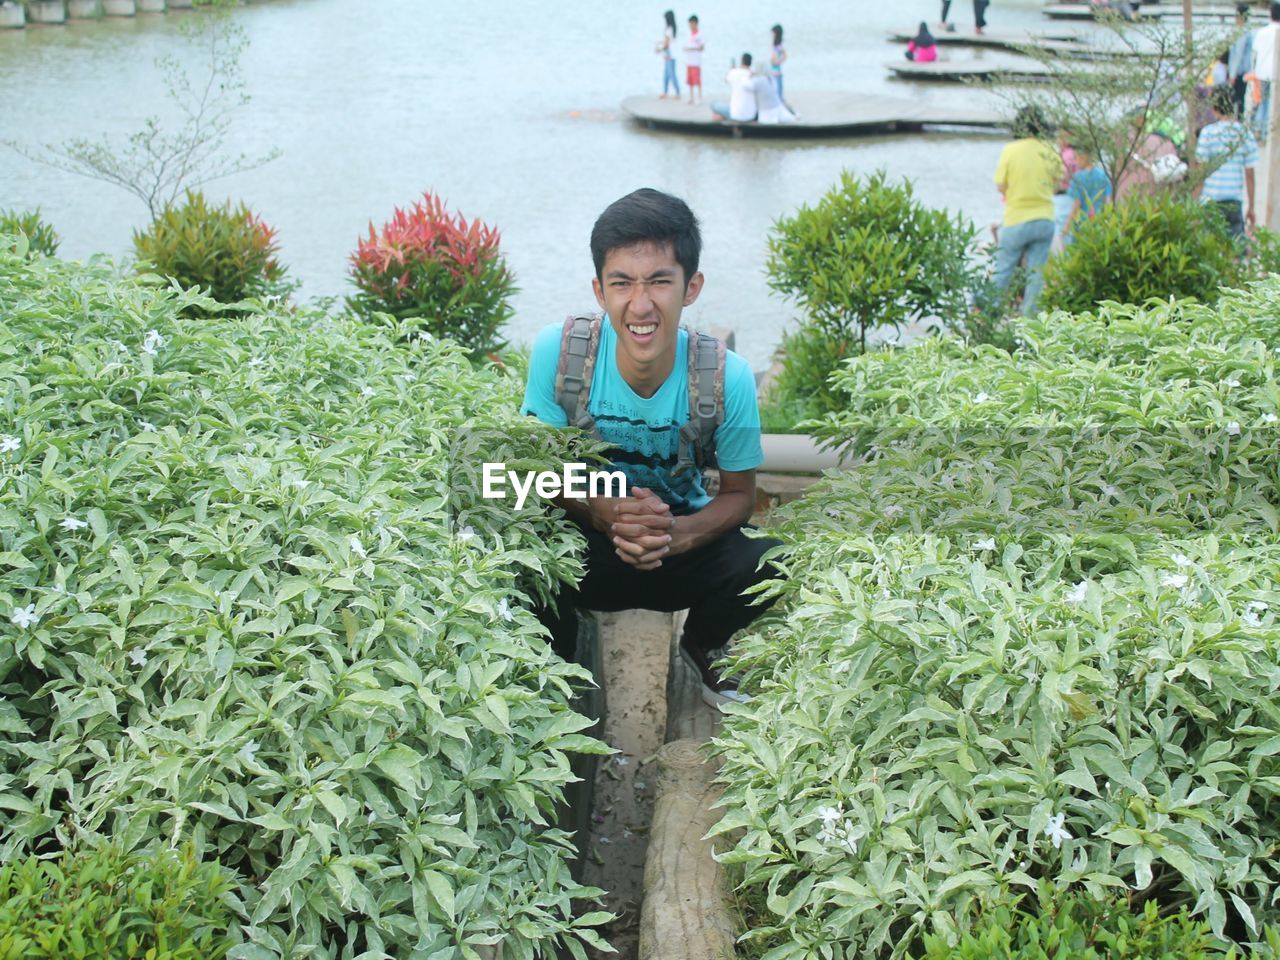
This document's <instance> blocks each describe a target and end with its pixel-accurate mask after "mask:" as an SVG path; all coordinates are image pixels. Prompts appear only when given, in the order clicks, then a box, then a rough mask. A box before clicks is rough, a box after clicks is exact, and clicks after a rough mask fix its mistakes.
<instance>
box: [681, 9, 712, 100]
mask: <svg viewBox="0 0 1280 960" xmlns="http://www.w3.org/2000/svg"><path fill="white" fill-rule="evenodd" d="M706 46H707V39H706V37H704V36H703V35H702V33H701V32H700V31H699V30H698V15H697V14H694V15H693V16H691V17H690V18H689V39H688V40H686V41H685V42H684V67H685V76H684V82H685V85H686V86H687V87H688V88H689V102H690V103H693V102H694V96H695V92H696V96H697V102H698V103H701V102H702V51H703V50H705V49H706Z"/></svg>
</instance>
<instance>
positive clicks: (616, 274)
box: [605, 267, 676, 280]
mask: <svg viewBox="0 0 1280 960" xmlns="http://www.w3.org/2000/svg"><path fill="white" fill-rule="evenodd" d="M675 275H676V271H675V268H674V267H659V268H658V269H657V270H655V271H653V273H651V274H649V276H647V277H645V279H646V280H660V279H663V278H665V277H674V276H675ZM605 276H606V277H608V278H609V279H610V280H634V279H635V278H634V277H632V276H631V274H629V273H626V272H625V271H622V270H610V271H609V272H608V273H606V274H605Z"/></svg>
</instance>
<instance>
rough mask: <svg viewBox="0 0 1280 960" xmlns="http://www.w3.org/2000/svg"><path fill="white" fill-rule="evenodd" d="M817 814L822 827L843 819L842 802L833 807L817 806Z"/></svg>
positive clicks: (824, 827)
mask: <svg viewBox="0 0 1280 960" xmlns="http://www.w3.org/2000/svg"><path fill="white" fill-rule="evenodd" d="M818 816H820V817H821V818H822V826H823V829H826V828H827V827H830V826H832V825H834V824H837V823H839V822H840V821H841V820H843V819H844V804H840V805H839V806H835V807H819V808H818Z"/></svg>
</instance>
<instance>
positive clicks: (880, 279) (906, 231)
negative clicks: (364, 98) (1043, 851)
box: [766, 170, 976, 398]
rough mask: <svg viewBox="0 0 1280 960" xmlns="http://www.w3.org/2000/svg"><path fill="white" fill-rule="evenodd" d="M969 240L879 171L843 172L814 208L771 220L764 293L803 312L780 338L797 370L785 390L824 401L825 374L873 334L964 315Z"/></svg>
mask: <svg viewBox="0 0 1280 960" xmlns="http://www.w3.org/2000/svg"><path fill="white" fill-rule="evenodd" d="M975 236H976V231H975V229H974V227H973V225H972V224H971V223H970V222H969V221H968V220H966V219H964V218H963V217H962V216H960V215H958V214H957V215H956V216H955V217H954V219H953V218H952V217H950V216H949V215H948V214H947V212H946V211H945V210H930V209H929V208H927V207H925V206H923V205H922V204H920V203H919V202H918V201H917V200H916V199H915V195H914V191H913V189H912V186H911V182H910V181H903V182H902V183H899V184H891V183H889V182H888V180H887V178H886V176H885V174H884V173H883V171H881V172H878V173H875V174H874V175H872V176H871V177H868V178H866V179H865V180H860V179H859V178H858V177H856V176H855V175H854V174H852V173H850V172H849V171H847V170H846V171H844V172H843V173H841V175H840V180H839V182H838V183H836V185H835V186H834V187H832V188H831V189H830V190H829V191H828V192H827V193H826V195H824V196H823V198H822V199H821V200H820V201H819V202H818V203H817V205H816V206H814V207H808V206H804V207H801V208H800V209H799V210H798V211H797V212H796V213H795V214H794V215H793V216H791V217H785V218H783V219H780V220H778V221H777V222H776V223H775V224H774V226H773V230H772V232H771V233H770V236H769V260H768V263H767V265H766V270H767V272H768V276H769V286H770V287H772V288H773V289H774V290H777V291H779V292H780V293H783V294H785V295H786V296H787V297H789V298H791V299H793V300H794V301H795V302H796V303H798V304H799V305H800V307H801V309H802V310H803V311H804V321H803V326H802V328H801V332H800V333H799V334H796V335H793V336H792V337H791V338H790V340H789V350H790V351H791V352H793V353H795V355H796V356H797V360H796V361H794V364H795V365H796V370H795V372H794V373H792V374H790V375H789V376H790V379H789V380H785V381H784V383H786V384H789V385H793V386H794V388H795V389H796V390H800V391H806V392H807V391H810V390H816V391H818V392H819V393H820V394H821V395H822V396H823V397H824V398H829V397H830V396H831V394H830V390H829V389H828V388H827V386H826V384H825V381H826V376H827V375H828V374H830V373H831V371H832V370H834V369H836V366H837V365H838V364H839V362H840V359H841V358H842V357H845V356H850V355H853V354H855V353H858V352H862V351H865V350H866V346H867V331H868V330H869V329H871V328H872V327H877V326H888V327H892V328H893V329H894V330H900V329H901V328H902V326H903V325H904V324H906V323H908V322H910V321H912V320H920V319H928V318H930V317H934V316H938V317H948V316H951V315H953V314H958V313H963V312H964V311H965V309H966V307H965V294H966V291H968V289H969V288H970V286H971V285H972V283H973V281H974V279H975V276H976V274H975V270H974V267H973V265H972V263H971V262H970V253H971V247H972V244H973V240H974V237H975ZM797 348H798V349H797ZM788 355H789V356H790V355H791V353H789V354H788ZM787 362H788V364H792V363H793V361H791V360H788V361H787ZM803 395H804V393H796V394H794V395H793V396H796V397H799V396H803Z"/></svg>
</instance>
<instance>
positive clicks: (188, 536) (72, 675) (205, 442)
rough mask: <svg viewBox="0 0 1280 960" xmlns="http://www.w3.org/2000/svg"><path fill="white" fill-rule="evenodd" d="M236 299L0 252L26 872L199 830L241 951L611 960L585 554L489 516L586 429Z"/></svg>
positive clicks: (13, 773) (558, 537)
mask: <svg viewBox="0 0 1280 960" xmlns="http://www.w3.org/2000/svg"><path fill="white" fill-rule="evenodd" d="M0 258H3V254H0ZM214 306H215V305H214V304H213V302H212V301H211V300H209V299H207V298H203V297H201V296H199V295H198V294H196V293H194V292H191V291H188V292H183V293H177V292H174V291H172V290H168V289H161V288H160V287H159V285H157V284H156V283H154V282H153V281H151V280H148V279H145V278H144V279H142V280H125V281H116V280H113V279H112V277H111V274H110V270H109V267H108V266H106V265H104V266H96V265H94V266H89V267H83V266H79V265H74V264H62V263H60V262H59V261H56V260H46V261H39V262H37V263H35V264H23V263H21V262H19V261H17V260H16V259H14V258H12V257H10V258H8V259H0V315H3V316H4V317H5V324H4V325H3V327H0V618H2V619H0V623H2V624H3V628H2V630H3V632H2V633H0V860H7V859H10V858H13V857H15V856H19V855H24V854H28V853H32V852H36V853H40V852H44V851H45V850H46V849H49V848H50V847H53V846H60V845H62V844H63V843H64V842H65V841H66V840H67V839H69V838H70V837H71V836H73V835H75V836H79V835H95V834H96V835H108V836H111V837H114V838H115V839H116V840H117V841H118V842H119V843H120V845H121V848H122V849H123V850H124V851H126V852H130V853H131V852H133V851H136V850H139V849H145V848H148V847H150V846H151V845H153V844H165V845H168V844H172V843H183V842H190V843H191V844H192V846H193V848H194V850H195V853H196V855H197V856H199V857H201V858H204V859H216V860H217V861H219V862H220V863H221V864H222V865H223V866H225V867H227V868H228V869H229V870H231V871H233V873H234V882H235V889H234V891H233V894H232V895H231V900H232V903H233V905H234V907H235V909H236V911H237V915H238V918H239V921H240V922H239V925H238V926H237V927H236V929H235V930H233V935H234V936H236V937H239V938H243V939H244V941H245V942H243V943H239V944H237V946H236V947H235V948H233V950H232V951H231V954H230V956H231V957H233V958H235V960H259V958H276V957H280V958H283V957H301V956H306V957H314V958H326V960H336V958H344V960H349V958H353V957H356V956H370V957H374V956H384V955H391V956H399V957H408V956H423V957H431V956H442V957H454V956H459V957H472V958H474V956H475V952H476V951H477V950H479V949H480V948H481V947H482V946H483V945H486V944H488V945H497V944H499V943H500V944H501V946H500V947H499V948H497V949H496V950H495V951H494V953H497V954H499V955H500V956H501V958H503V960H513V958H517V957H521V958H528V957H533V956H546V955H549V953H550V951H551V950H552V948H553V945H554V944H556V943H558V942H567V943H568V945H569V949H570V950H571V951H573V952H574V953H575V955H577V956H581V951H582V943H584V942H585V943H591V942H594V940H595V936H594V933H593V931H592V929H591V927H593V926H594V925H595V924H598V923H599V922H600V920H601V918H602V915H601V914H600V913H598V912H597V913H586V914H585V915H583V916H580V917H577V918H575V917H574V915H573V910H574V906H575V902H576V901H578V900H579V899H580V898H583V897H591V896H594V895H595V894H596V893H597V891H593V890H591V889H590V888H584V887H582V886H579V885H578V884H576V883H574V882H573V881H572V880H571V878H570V876H569V874H568V869H567V866H566V864H567V862H568V859H569V857H570V856H571V849H572V848H571V844H570V840H569V838H568V837H567V836H566V835H565V834H564V833H563V832H562V831H560V830H557V829H552V828H550V827H547V826H546V822H547V821H548V819H549V817H550V816H551V812H552V810H553V809H554V808H555V805H556V804H557V802H558V801H559V800H560V799H561V798H562V796H563V788H564V786H565V784H566V783H567V782H568V781H569V780H570V778H571V774H570V759H569V757H570V755H571V754H575V753H589V752H600V751H602V750H603V749H604V748H603V746H602V745H600V744H599V743H598V742H596V741H594V740H591V739H589V738H587V737H585V736H582V735H580V734H579V733H578V731H580V730H582V729H584V728H585V727H586V726H588V725H589V721H588V720H587V719H586V718H584V717H582V716H580V715H578V714H576V713H575V712H573V710H572V709H571V706H570V704H571V697H572V693H573V686H574V685H575V684H580V683H582V682H583V681H584V680H585V678H586V673H585V671H584V670H582V668H580V667H577V666H573V665H569V664H566V663H564V662H563V661H561V660H560V659H559V658H557V657H556V656H555V655H554V654H553V653H552V652H551V650H550V648H549V647H548V645H547V644H546V643H545V641H544V639H543V631H542V629H541V627H540V625H539V624H538V623H537V621H536V619H535V618H534V617H533V615H532V614H531V613H530V612H529V611H528V609H527V608H528V606H529V602H530V599H531V598H533V597H539V598H542V599H546V598H547V597H548V596H549V595H550V589H551V587H552V586H553V585H554V584H555V583H556V582H557V581H559V582H568V581H569V580H570V579H571V578H573V577H575V576H577V575H579V574H580V573H581V565H580V562H579V561H578V559H577V558H576V555H575V552H576V550H578V549H579V548H580V546H581V538H580V536H579V535H578V534H577V532H576V530H575V528H573V527H572V525H571V524H568V523H566V522H564V521H563V520H561V519H554V518H551V517H548V516H546V515H545V513H544V511H543V510H542V509H541V508H540V507H539V506H538V505H535V504H528V505H526V506H525V508H524V509H523V510H522V511H516V510H514V506H513V504H512V503H509V502H499V501H494V500H485V499H483V498H481V496H480V490H481V476H480V470H481V464H482V463H483V462H485V461H498V462H501V461H505V462H507V463H509V464H511V465H512V466H513V467H515V466H516V465H523V468H527V469H545V468H547V467H548V465H549V463H548V461H549V459H550V458H552V457H557V456H561V457H563V458H564V459H574V458H573V457H572V456H571V448H570V447H569V446H568V444H569V443H570V441H569V439H568V438H567V435H565V434H564V433H562V432H561V431H557V430H554V429H552V428H548V427H545V426H544V425H541V424H539V423H537V421H536V420H534V419H532V418H528V417H521V416H519V415H518V414H517V410H518V404H519V397H520V393H521V387H522V384H521V383H520V382H518V381H517V380H515V379H514V378H510V377H507V376H505V375H503V374H501V373H499V372H494V371H487V370H475V369H473V366H472V364H471V362H470V361H469V360H468V358H467V357H465V356H464V355H463V354H462V352H461V351H460V350H459V349H458V347H457V346H456V345H453V344H448V343H442V342H436V341H427V340H424V339H422V338H416V337H415V338H412V339H408V338H404V337H402V334H404V333H405V332H406V331H403V330H396V329H387V328H386V327H384V326H383V325H382V324H369V323H365V322H363V321H359V320H353V319H352V318H350V317H334V316H328V315H320V314H314V313H309V312H301V313H298V314H295V313H292V312H283V311H277V310H274V309H272V308H269V307H265V306H261V305H250V306H248V307H247V308H246V315H243V316H239V315H225V314H219V313H216V312H214V309H213V308H214ZM187 307H195V308H198V309H199V310H200V312H210V314H211V315H210V316H209V317H208V318H188V317H186V316H184V314H185V313H186V309H185V308H187Z"/></svg>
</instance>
